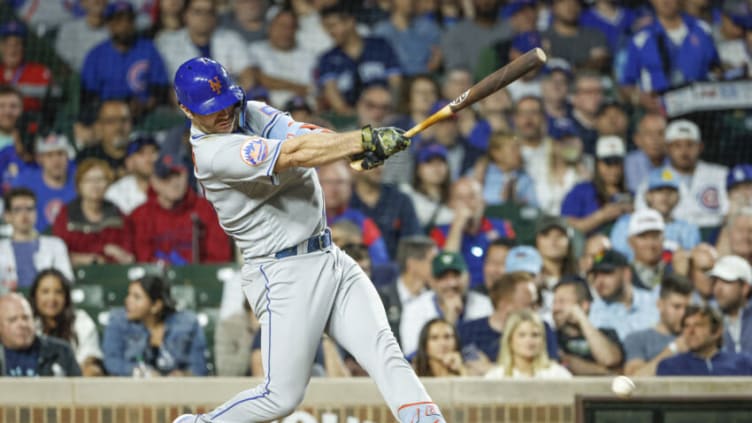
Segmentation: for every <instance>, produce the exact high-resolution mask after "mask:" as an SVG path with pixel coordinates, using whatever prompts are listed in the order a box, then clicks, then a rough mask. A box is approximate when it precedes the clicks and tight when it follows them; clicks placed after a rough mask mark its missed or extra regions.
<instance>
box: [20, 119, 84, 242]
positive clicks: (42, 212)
mask: <svg viewBox="0 0 752 423" xmlns="http://www.w3.org/2000/svg"><path fill="white" fill-rule="evenodd" d="M68 148H70V146H69V145H68V140H67V138H65V137H64V136H63V135H58V134H54V133H51V134H49V135H47V136H44V137H38V138H37V140H36V148H35V151H36V155H35V157H36V161H37V163H39V168H31V167H29V168H27V169H25V170H24V171H23V172H21V174H19V175H18V177H17V178H16V179H15V181H14V182H13V184H12V185H13V186H14V187H24V188H29V189H30V190H32V191H34V194H35V195H36V197H37V224H36V230H37V231H39V232H45V231H47V229H48V228H49V227H50V225H52V223H53V222H54V221H55V219H56V218H57V215H58V213H59V212H60V210H61V209H62V208H63V206H65V204H67V203H68V202H69V201H71V200H73V198H75V197H76V185H75V181H74V175H75V172H76V167H75V166H72V165H71V164H70V163H69V161H68Z"/></svg>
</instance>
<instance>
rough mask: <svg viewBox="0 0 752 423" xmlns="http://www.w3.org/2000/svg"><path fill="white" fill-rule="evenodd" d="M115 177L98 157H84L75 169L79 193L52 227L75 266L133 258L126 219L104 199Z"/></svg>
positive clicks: (121, 261)
mask: <svg viewBox="0 0 752 423" xmlns="http://www.w3.org/2000/svg"><path fill="white" fill-rule="evenodd" d="M114 178H115V176H114V173H113V171H112V169H111V168H110V166H109V165H108V164H107V163H106V162H104V161H102V160H99V159H86V160H84V161H83V162H81V164H80V165H79V166H78V170H76V176H75V181H76V191H77V192H78V196H77V197H76V198H75V199H73V200H72V201H70V202H69V203H68V204H66V206H65V207H63V208H62V209H61V210H60V213H59V214H58V215H57V218H55V223H54V225H53V227H52V232H53V233H54V234H55V235H56V236H59V237H60V238H62V239H63V241H65V244H66V245H67V246H68V250H69V251H70V257H71V262H72V263H73V265H74V266H86V265H91V264H100V263H121V264H128V263H133V261H134V255H133V253H132V245H131V233H130V232H129V231H128V230H127V228H126V225H125V218H124V216H123V214H122V213H121V212H120V210H118V208H117V206H115V205H114V204H112V203H111V202H109V201H107V200H105V198H104V193H105V191H106V190H107V187H108V186H109V185H110V184H111V183H112V181H113V180H114Z"/></svg>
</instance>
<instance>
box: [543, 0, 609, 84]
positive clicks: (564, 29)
mask: <svg viewBox="0 0 752 423" xmlns="http://www.w3.org/2000/svg"><path fill="white" fill-rule="evenodd" d="M581 11H582V6H581V5H580V2H579V0H553V2H552V7H551V12H552V14H553V22H551V27H550V28H549V29H548V30H546V31H545V32H543V34H542V35H543V49H544V50H546V53H548V54H549V57H560V58H562V59H564V60H566V61H567V62H569V63H570V64H571V65H572V66H573V67H574V68H576V69H582V68H590V69H602V68H603V67H604V66H606V65H608V64H609V63H610V62H609V60H608V56H609V55H608V44H607V43H606V37H605V36H604V35H603V34H602V33H601V32H600V31H598V30H595V29H590V28H582V27H580V26H579V20H580V13H581Z"/></svg>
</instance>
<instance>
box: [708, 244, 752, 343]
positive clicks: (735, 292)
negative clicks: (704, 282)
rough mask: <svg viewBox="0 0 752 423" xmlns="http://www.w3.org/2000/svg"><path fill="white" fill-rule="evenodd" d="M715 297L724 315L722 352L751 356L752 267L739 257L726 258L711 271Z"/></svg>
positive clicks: (721, 259) (719, 261)
mask: <svg viewBox="0 0 752 423" xmlns="http://www.w3.org/2000/svg"><path fill="white" fill-rule="evenodd" d="M710 277H711V278H712V279H713V294H714V297H715V300H716V301H717V302H718V309H719V311H720V312H721V313H722V314H723V325H724V326H725V327H726V330H725V332H724V333H723V349H724V350H725V351H732V352H737V353H741V352H744V353H747V354H752V305H750V303H749V298H750V292H752V289H750V285H752V267H751V266H750V265H749V262H747V260H745V259H743V258H741V257H739V256H723V257H721V258H720V259H718V261H717V262H716V263H715V266H713V270H711V271H710Z"/></svg>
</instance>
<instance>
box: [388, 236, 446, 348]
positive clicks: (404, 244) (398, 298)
mask: <svg viewBox="0 0 752 423" xmlns="http://www.w3.org/2000/svg"><path fill="white" fill-rule="evenodd" d="M436 254H438V250H437V248H436V244H435V243H434V242H433V240H432V239H431V238H428V237H426V236H424V235H413V236H406V237H404V238H401V239H400V241H399V246H398V247H397V257H396V260H397V266H398V267H399V272H400V273H399V277H398V278H397V280H396V281H394V283H391V284H389V285H386V286H382V287H381V288H379V295H380V296H381V302H382V303H384V309H385V310H386V317H387V319H389V326H391V327H392V333H394V337H395V338H397V339H400V332H399V329H400V321H401V319H402V311H403V310H404V309H405V307H407V306H408V304H410V303H412V302H413V301H415V300H417V299H418V297H420V295H421V294H422V293H423V292H425V291H426V290H427V289H428V286H429V284H430V282H431V279H432V278H433V274H432V273H431V263H432V262H433V258H434V257H436Z"/></svg>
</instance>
